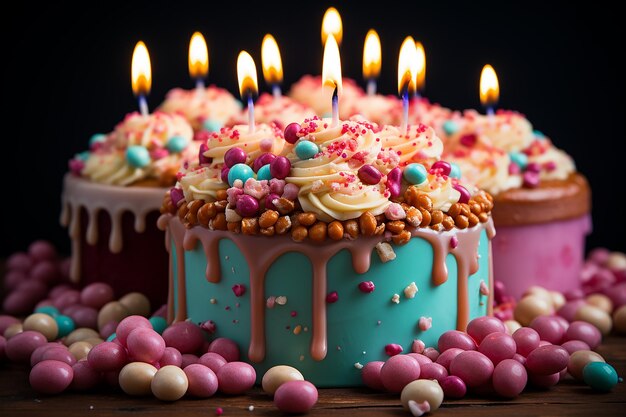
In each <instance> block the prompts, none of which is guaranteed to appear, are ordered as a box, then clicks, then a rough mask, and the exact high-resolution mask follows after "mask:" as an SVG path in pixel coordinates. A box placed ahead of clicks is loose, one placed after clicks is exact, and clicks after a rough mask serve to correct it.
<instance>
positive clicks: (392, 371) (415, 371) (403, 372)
mask: <svg viewBox="0 0 626 417" xmlns="http://www.w3.org/2000/svg"><path fill="white" fill-rule="evenodd" d="M420 371H421V370H420V365H419V363H418V362H417V361H416V360H415V359H414V358H412V357H410V356H408V355H396V356H392V357H391V358H389V359H387V362H385V364H384V365H383V367H382V368H381V370H380V379H381V381H382V382H383V386H384V387H385V389H386V390H387V391H389V392H401V391H402V389H403V388H404V387H405V386H406V385H407V384H408V383H409V382H411V381H415V380H416V379H418V378H419V377H420Z"/></svg>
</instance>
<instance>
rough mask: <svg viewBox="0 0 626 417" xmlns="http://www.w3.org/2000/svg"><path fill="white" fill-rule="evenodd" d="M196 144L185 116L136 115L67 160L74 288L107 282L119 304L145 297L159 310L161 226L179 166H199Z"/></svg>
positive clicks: (162, 293) (65, 201) (163, 289)
mask: <svg viewBox="0 0 626 417" xmlns="http://www.w3.org/2000/svg"><path fill="white" fill-rule="evenodd" d="M192 137H193V132H192V129H191V127H190V126H189V124H188V123H187V121H186V120H185V119H184V118H183V117H182V116H178V115H170V114H166V113H162V112H156V113H153V114H150V115H146V116H143V115H141V114H139V113H132V114H129V115H127V116H126V118H125V119H124V121H122V122H121V123H120V124H118V125H117V126H116V127H115V130H114V131H113V132H111V133H109V134H108V135H104V134H98V135H94V136H93V137H92V139H91V141H90V149H89V151H86V152H83V153H81V154H78V155H76V157H74V158H73V159H72V160H71V161H70V171H71V172H70V173H68V174H67V175H66V176H65V178H64V183H63V194H62V214H61V224H62V225H63V226H65V227H68V231H69V236H70V239H71V242H72V261H71V267H70V277H71V279H72V280H73V281H74V282H76V283H79V284H80V285H81V286H84V285H87V284H89V283H92V282H107V283H109V284H111V286H112V287H113V289H114V290H115V292H116V296H118V297H120V296H122V295H124V294H126V293H128V292H132V291H140V292H143V293H145V294H146V295H147V296H148V297H149V298H150V301H151V302H152V305H153V306H155V307H158V306H160V305H161V304H163V303H164V302H165V301H166V294H167V259H168V257H167V253H166V252H165V249H164V248H163V239H164V236H163V233H162V232H161V231H159V230H158V229H157V227H156V221H157V218H158V215H159V207H160V205H161V200H162V197H163V193H164V192H165V191H166V190H167V187H171V185H172V184H174V183H175V182H176V174H177V172H178V170H179V169H180V168H181V164H182V163H183V161H184V160H186V159H193V160H196V159H197V155H198V150H199V143H197V142H194V141H192ZM138 259H150V262H137V260H138Z"/></svg>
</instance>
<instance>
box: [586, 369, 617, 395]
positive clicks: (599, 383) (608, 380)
mask: <svg viewBox="0 0 626 417" xmlns="http://www.w3.org/2000/svg"><path fill="white" fill-rule="evenodd" d="M583 379H584V380H585V383H586V384H587V385H589V386H590V387H591V388H593V389H594V390H596V391H610V390H612V389H613V387H614V386H615V385H617V382H618V377H617V371H616V370H615V368H613V367H612V366H611V365H609V364H608V363H604V362H589V363H588V364H587V365H585V367H584V368H583Z"/></svg>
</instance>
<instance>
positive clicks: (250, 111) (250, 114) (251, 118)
mask: <svg viewBox="0 0 626 417" xmlns="http://www.w3.org/2000/svg"><path fill="white" fill-rule="evenodd" d="M254 130H255V126H254V100H253V99H252V94H248V133H254Z"/></svg>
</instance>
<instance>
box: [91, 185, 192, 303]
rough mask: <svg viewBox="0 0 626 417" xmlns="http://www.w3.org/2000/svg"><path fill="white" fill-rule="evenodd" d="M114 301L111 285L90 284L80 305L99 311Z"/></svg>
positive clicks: (102, 283) (101, 283)
mask: <svg viewBox="0 0 626 417" xmlns="http://www.w3.org/2000/svg"><path fill="white" fill-rule="evenodd" d="M176 190H177V191H178V192H180V194H181V196H182V191H181V190H180V189H176ZM170 195H171V192H170ZM175 204H176V203H175ZM113 299H114V294H113V288H112V287H111V286H110V285H109V284H106V283H104V282H95V283H93V284H89V285H87V286H86V287H85V288H83V289H82V291H81V292H80V303H81V304H83V305H85V306H87V307H92V308H96V309H99V308H101V307H102V306H104V305H105V304H106V303H108V302H110V301H113Z"/></svg>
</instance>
